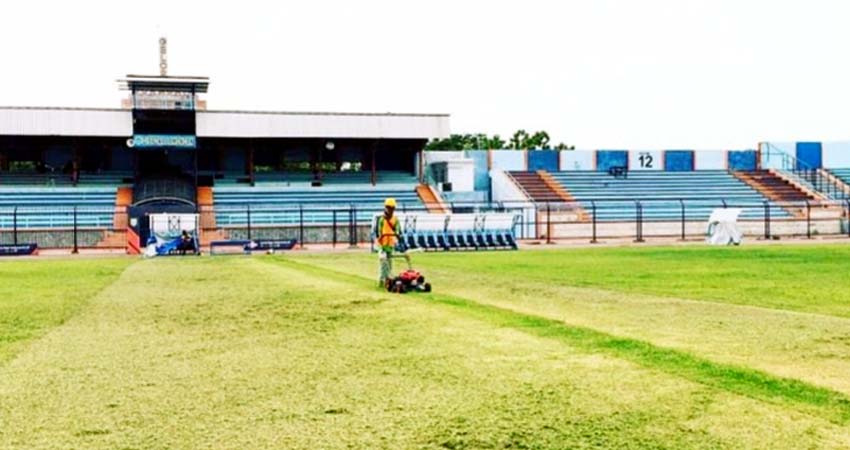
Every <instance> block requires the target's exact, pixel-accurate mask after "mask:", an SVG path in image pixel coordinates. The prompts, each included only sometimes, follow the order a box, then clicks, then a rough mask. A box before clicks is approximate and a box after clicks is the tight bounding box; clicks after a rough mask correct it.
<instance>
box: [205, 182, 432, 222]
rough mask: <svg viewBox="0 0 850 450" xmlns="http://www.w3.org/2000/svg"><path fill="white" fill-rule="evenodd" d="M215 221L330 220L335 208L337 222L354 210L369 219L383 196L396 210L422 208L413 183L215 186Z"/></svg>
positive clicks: (380, 206)
mask: <svg viewBox="0 0 850 450" xmlns="http://www.w3.org/2000/svg"><path fill="white" fill-rule="evenodd" d="M213 194H214V205H215V212H216V223H217V224H218V225H221V226H241V225H245V224H247V223H248V209H249V208H250V211H251V212H250V214H251V217H250V220H251V223H252V224H257V225H295V224H299V223H302V216H303V223H305V224H312V225H316V224H331V223H332V222H333V221H334V211H336V220H337V223H344V222H347V221H348V220H349V215H350V212H351V211H355V217H356V220H357V222H364V221H369V220H370V219H371V218H372V217H373V216H374V215H375V214H376V213H380V212H381V211H382V210H383V204H384V200H385V199H386V198H388V197H392V198H395V199H396V202H397V204H398V207H397V209H398V210H399V211H405V210H406V209H419V210H421V209H424V205H423V204H422V201H421V200H420V199H419V195H418V194H417V193H416V190H415V185H414V184H411V185H407V186H401V187H398V188H382V187H371V186H369V185H361V186H357V187H356V188H352V189H345V188H341V187H336V188H333V189H331V188H328V189H325V188H312V189H311V188H307V189H286V188H273V187H254V188H250V187H217V188H215V189H214V190H213Z"/></svg>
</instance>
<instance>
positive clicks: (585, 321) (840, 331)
mask: <svg viewBox="0 0 850 450" xmlns="http://www.w3.org/2000/svg"><path fill="white" fill-rule="evenodd" d="M414 260H415V262H416V264H417V266H418V267H419V268H421V269H422V270H423V271H425V272H426V274H427V275H428V277H429V278H430V280H431V281H432V282H433V284H434V287H435V292H434V293H432V294H428V295H405V296H400V295H392V294H387V293H385V292H382V291H381V290H379V289H377V288H376V287H375V281H374V278H375V274H376V257H375V256H373V255H368V254H364V253H343V254H327V253H314V254H309V253H298V252H296V253H290V254H285V255H278V256H263V257H253V258H247V257H239V256H236V257H217V258H208V257H201V258H196V257H185V258H165V259H155V260H138V259H135V258H132V259H131V258H98V259H62V260H56V259H54V260H51V259H41V260H17V261H0V448H4V449H5V448H26V449H30V448H62V449H65V448H86V449H89V448H92V449H101V448H103V449H182V448H227V449H231V448H232V449H247V448H251V449H254V448H303V449H315V448H370V449H371V448H425V449H473V448H475V449H477V448H509V449H548V448H558V449H561V448H563V449H566V448H651V449H682V448H705V449H716V448H764V449H801V448H835V449H841V448H845V449H846V448H850V278H849V277H848V268H850V264H848V261H850V246H772V247H758V248H722V249H707V248H697V247H688V248H625V249H614V248H596V249H586V250H585V249H582V250H546V251H522V252H511V253H468V254H417V255H415V256H414Z"/></svg>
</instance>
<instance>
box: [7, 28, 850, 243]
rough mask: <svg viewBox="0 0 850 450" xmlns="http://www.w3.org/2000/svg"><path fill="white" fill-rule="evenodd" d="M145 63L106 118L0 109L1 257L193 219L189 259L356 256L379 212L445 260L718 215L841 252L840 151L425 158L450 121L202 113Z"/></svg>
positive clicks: (772, 148) (843, 170) (848, 204)
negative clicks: (233, 248) (156, 221)
mask: <svg viewBox="0 0 850 450" xmlns="http://www.w3.org/2000/svg"><path fill="white" fill-rule="evenodd" d="M161 44H162V45H161V49H162V50H164V42H162V43H161ZM161 58H162V59H161V61H160V63H161V72H160V74H159V75H155V76H145V75H127V76H126V77H124V78H122V79H120V80H118V87H119V88H120V89H121V90H122V91H123V92H125V93H126V97H125V98H124V99H123V100H122V104H121V107H120V108H112V109H110V108H46V107H0V254H2V253H3V248H2V247H3V245H6V246H9V245H11V246H13V247H17V246H18V245H19V244H21V243H34V244H37V245H38V247H41V248H73V249H74V250H76V249H78V248H81V247H86V248H112V249H127V250H129V251H130V252H139V251H141V250H142V248H143V247H144V244H145V242H147V238H148V237H149V235H150V229H149V226H150V221H149V220H148V218H149V217H151V216H152V215H154V214H157V213H174V214H189V215H193V217H196V220H195V223H194V224H193V225H192V227H194V229H196V230H197V232H198V234H199V235H200V241H201V245H202V246H206V245H208V244H209V243H210V242H212V241H223V242H226V241H249V242H253V241H257V240H266V241H275V240H288V239H296V240H297V241H299V242H300V243H302V244H303V243H305V242H308V243H331V244H334V245H336V244H337V243H343V242H345V243H348V244H351V245H356V244H357V243H362V242H368V241H370V240H371V239H370V229H371V225H372V219H373V218H374V216H375V214H377V213H380V211H381V210H382V205H383V201H384V199H385V198H387V197H393V198H395V199H396V200H397V201H398V204H399V210H400V211H401V212H405V213H417V214H420V213H421V215H417V216H416V217H414V218H413V221H412V222H411V223H410V224H409V225H410V226H409V227H407V228H406V230H407V231H406V232H409V233H407V234H410V236H411V238H412V239H414V241H412V242H411V244H412V245H421V246H427V247H431V248H436V249H444V250H447V249H454V248H463V249H475V250H478V249H481V248H485V247H502V248H505V247H508V248H515V245H513V244H512V243H513V242H515V240H516V239H541V238H546V239H547V240H550V239H552V238H558V239H560V238H563V239H590V241H591V242H596V241H597V237H609V238H624V237H631V236H634V238H635V240H636V241H639V242H641V241H643V237H644V236H645V235H647V236H657V237H665V238H670V237H676V238H679V239H682V240H684V239H686V238H702V237H703V236H704V234H705V230H706V221H707V220H709V218H710V217H711V215H712V212H713V211H715V210H716V209H718V208H723V209H728V208H735V209H740V216H739V217H740V219H741V221H742V226H743V229H744V230H745V232H746V234H748V235H750V236H759V237H763V238H765V239H769V238H772V237H775V236H777V235H780V234H782V235H806V236H808V237H811V236H812V235H815V234H821V235H830V234H833V235H834V234H839V233H842V234H847V235H848V236H850V225H848V218H850V142H816V141H801V142H762V143H759V144H758V145H757V146H755V147H754V148H749V149H747V148H744V149H713V150H693V149H690V150H689V149H644V150H631V149H593V150H570V151H554V150H542V151H528V150H516V149H514V150H465V151H440V152H425V151H424V148H425V144H426V143H427V142H428V140H429V139H434V138H444V137H447V136H448V135H449V116H448V115H446V114H374V113H321V112H270V111H229V110H228V111H225V110H213V109H208V108H207V104H206V101H205V99H204V96H205V94H206V93H207V91H208V89H209V85H210V80H209V79H208V78H205V77H188V76H186V77H179V76H170V75H168V74H167V73H166V70H165V68H166V67H167V61H165V53H164V51H162V52H161ZM498 214H508V215H509V216H510V217H507V218H506V216H498ZM423 215H424V216H423ZM417 221H418V222H417ZM168 226H169V227H170V228H175V229H179V228H185V224H168ZM508 235H510V236H508ZM506 236H507V237H506ZM14 251H17V249H15V250H14Z"/></svg>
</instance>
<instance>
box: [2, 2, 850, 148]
mask: <svg viewBox="0 0 850 450" xmlns="http://www.w3.org/2000/svg"><path fill="white" fill-rule="evenodd" d="M158 26H159V29H160V32H162V33H164V34H167V36H168V38H169V41H170V43H169V52H170V55H169V64H170V73H171V74H175V75H207V76H210V77H211V79H212V84H211V91H210V94H209V95H208V97H207V99H208V101H209V104H210V108H211V109H263V110H311V111H316V110H318V111H358V112H359V111H368V112H386V111H392V112H447V113H451V114H452V129H453V131H455V132H473V131H483V132H488V133H501V134H503V135H504V134H507V133H509V132H510V131H512V130H514V129H516V128H520V127H524V128H528V129H529V130H534V129H546V130H548V131H549V132H550V134H551V135H552V137H553V139H554V140H556V141H557V140H563V141H565V142H567V143H570V144H575V145H577V146H578V147H581V148H656V147H667V148H731V147H752V146H754V145H755V143H756V142H757V141H759V140H795V139H800V140H838V139H847V138H850V88H849V87H848V86H850V51H848V47H849V46H850V2H847V1H842V0H808V1H803V0H799V1H787V0H773V1H769V0H738V1H732V0H711V1H709V0H704V1H703V0H644V1H637V0H593V1H589V0H584V1H579V0H569V1H537V0H526V1H522V2H519V1H514V2H509V1H459V0H455V1H448V0H429V1H427V2H426V1H419V2H408V1H399V0H395V1H389V0H387V1H371V0H363V1H356V2H355V1H344V0H340V1H331V0H326V1H309V2H307V1H298V2H289V1H279V2H259V1H251V0H242V1H239V2H208V1H206V2H205V1H176V0H172V1H163V0H153V1H146V2H139V1H134V2H125V1H79V2H66V1H62V2H45V1H27V2H5V3H4V5H3V13H2V15H1V16H0V39H2V41H3V43H4V45H3V47H2V48H3V58H4V63H3V66H2V67H3V70H2V71H0V81H2V83H0V104H3V105H13V106H19V105H20V106H29V105H56V106H117V105H118V104H119V101H120V100H119V99H120V94H119V93H118V91H117V90H116V87H115V84H114V82H113V80H114V79H115V78H118V77H120V76H122V75H123V74H125V73H138V72H143V73H156V71H157V43H156V40H157V36H158V31H157V27H158Z"/></svg>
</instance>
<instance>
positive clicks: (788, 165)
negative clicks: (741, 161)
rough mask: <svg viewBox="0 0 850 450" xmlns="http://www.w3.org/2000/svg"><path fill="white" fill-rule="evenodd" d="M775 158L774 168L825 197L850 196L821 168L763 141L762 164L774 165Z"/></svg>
mask: <svg viewBox="0 0 850 450" xmlns="http://www.w3.org/2000/svg"><path fill="white" fill-rule="evenodd" d="M777 160H778V161H779V167H778V168H775V167H774V168H775V170H778V171H780V172H782V173H783V174H785V175H786V176H788V177H789V178H790V179H792V180H794V181H797V182H798V183H800V184H802V185H803V186H805V187H807V188H809V189H811V190H813V191H815V192H817V193H819V194H822V195H823V196H824V197H826V198H827V199H829V200H836V201H843V200H846V199H847V198H850V197H848V193H847V191H846V188H845V185H844V184H843V183H840V182H838V181H836V180H834V179H832V178H830V177H829V176H828V175H827V174H825V173H824V171H823V170H822V169H818V168H815V167H811V166H810V165H809V164H807V163H805V162H804V161H800V160H799V159H797V158H796V157H794V156H792V155H789V154H788V153H786V152H784V151H783V150H782V149H779V148H777V147H776V146H775V145H773V144H771V143H769V142H765V143H763V145H762V149H761V162H762V166H763V167H771V166H775V164H774V163H775V162H776V161H777Z"/></svg>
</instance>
